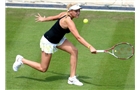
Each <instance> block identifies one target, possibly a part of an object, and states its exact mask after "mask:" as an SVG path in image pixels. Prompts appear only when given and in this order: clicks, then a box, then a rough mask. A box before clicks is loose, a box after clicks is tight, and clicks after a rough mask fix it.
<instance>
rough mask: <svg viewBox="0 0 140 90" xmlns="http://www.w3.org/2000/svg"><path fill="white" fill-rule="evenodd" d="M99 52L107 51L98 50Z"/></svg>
mask: <svg viewBox="0 0 140 90" xmlns="http://www.w3.org/2000/svg"><path fill="white" fill-rule="evenodd" d="M97 52H105V50H97Z"/></svg>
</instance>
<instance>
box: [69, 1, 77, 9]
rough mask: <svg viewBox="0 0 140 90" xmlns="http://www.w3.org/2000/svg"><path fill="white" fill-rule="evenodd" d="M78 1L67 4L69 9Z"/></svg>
mask: <svg viewBox="0 0 140 90" xmlns="http://www.w3.org/2000/svg"><path fill="white" fill-rule="evenodd" d="M76 4H77V3H69V4H68V5H67V11H68V10H69V8H70V7H71V6H73V5H76Z"/></svg>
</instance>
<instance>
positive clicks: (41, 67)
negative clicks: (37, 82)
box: [13, 51, 52, 72]
mask: <svg viewBox="0 0 140 90" xmlns="http://www.w3.org/2000/svg"><path fill="white" fill-rule="evenodd" d="M51 57H52V54H46V53H45V52H43V51H42V52H41V62H40V63H38V62H34V61H31V60H28V59H25V58H23V57H22V56H20V55H18V56H17V57H16V61H15V63H14V65H13V69H14V71H17V70H18V68H19V67H20V66H21V65H22V64H26V65H28V66H30V67H32V68H34V69H36V70H38V71H41V72H46V71H47V69H48V67H49V64H50V60H51Z"/></svg>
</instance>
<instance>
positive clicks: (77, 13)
mask: <svg viewBox="0 0 140 90" xmlns="http://www.w3.org/2000/svg"><path fill="white" fill-rule="evenodd" d="M72 15H73V17H75V18H77V17H79V15H80V9H78V10H73V11H72Z"/></svg>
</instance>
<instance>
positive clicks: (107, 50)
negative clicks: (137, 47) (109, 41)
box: [97, 42, 134, 60]
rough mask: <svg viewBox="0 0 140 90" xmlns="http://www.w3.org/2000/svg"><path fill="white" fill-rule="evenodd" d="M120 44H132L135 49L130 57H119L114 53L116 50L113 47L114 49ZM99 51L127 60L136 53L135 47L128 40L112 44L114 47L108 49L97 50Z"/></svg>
mask: <svg viewBox="0 0 140 90" xmlns="http://www.w3.org/2000/svg"><path fill="white" fill-rule="evenodd" d="M120 44H128V45H130V46H131V47H132V49H133V51H132V55H131V56H129V57H127V58H119V57H117V56H116V55H115V54H114V50H113V49H114V48H115V47H116V46H118V45H120ZM97 52H99V53H100V52H104V53H109V54H110V55H113V56H114V57H116V58H118V59H121V60H127V59H129V58H131V57H132V56H133V55H134V47H133V46H132V45H131V44H130V43H128V42H121V43H118V44H116V45H114V46H112V47H111V48H109V49H106V50H97Z"/></svg>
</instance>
